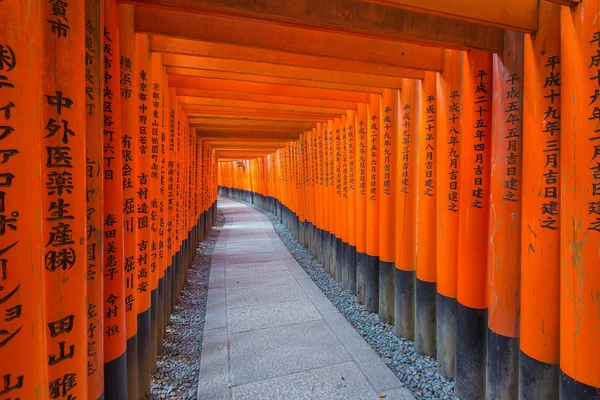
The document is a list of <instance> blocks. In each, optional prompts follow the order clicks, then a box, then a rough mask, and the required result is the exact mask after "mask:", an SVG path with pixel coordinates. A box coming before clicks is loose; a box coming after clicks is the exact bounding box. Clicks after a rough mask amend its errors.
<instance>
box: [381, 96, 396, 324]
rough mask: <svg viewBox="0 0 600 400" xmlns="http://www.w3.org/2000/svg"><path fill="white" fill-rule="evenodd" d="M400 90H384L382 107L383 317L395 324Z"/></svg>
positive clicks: (382, 318)
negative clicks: (396, 191)
mask: <svg viewBox="0 0 600 400" xmlns="http://www.w3.org/2000/svg"><path fill="white" fill-rule="evenodd" d="M398 97H399V94H398V90H393V89H383V94H382V95H381V103H380V109H379V121H380V122H379V129H380V133H379V185H378V186H379V187H378V192H379V316H380V318H381V320H382V322H389V323H390V324H393V323H394V288H395V286H394V280H395V279H394V278H395V275H396V271H395V268H394V266H395V265H394V261H395V258H394V257H395V251H394V249H395V244H396V243H395V242H396V240H395V239H396V233H397V232H396V226H395V225H396V204H395V200H396V193H395V190H396V184H397V178H396V177H397V171H396V157H397V156H398V154H397V143H396V142H397V141H398V140H400V137H399V135H398V133H399V118H398V117H399V115H398V101H399V98H398Z"/></svg>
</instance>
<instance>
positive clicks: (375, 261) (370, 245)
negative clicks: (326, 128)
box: [364, 94, 381, 312]
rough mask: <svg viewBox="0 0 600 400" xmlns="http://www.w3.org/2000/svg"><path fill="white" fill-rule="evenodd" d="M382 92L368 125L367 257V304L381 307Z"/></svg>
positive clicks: (371, 100) (374, 101) (374, 100)
mask: <svg viewBox="0 0 600 400" xmlns="http://www.w3.org/2000/svg"><path fill="white" fill-rule="evenodd" d="M380 97H381V95H379V94H371V95H370V97H369V107H368V119H369V122H368V128H367V233H366V235H367V260H366V267H365V275H364V276H365V295H364V298H365V307H366V308H367V310H369V311H370V312H377V311H378V310H379V285H378V283H379V201H380V198H381V193H380V192H379V168H380V163H379V154H380V148H379V134H380V132H379V127H380V112H379V104H380Z"/></svg>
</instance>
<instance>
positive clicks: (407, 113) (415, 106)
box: [394, 79, 423, 340]
mask: <svg viewBox="0 0 600 400" xmlns="http://www.w3.org/2000/svg"><path fill="white" fill-rule="evenodd" d="M421 98H422V87H421V82H420V81H417V80H414V79H404V80H403V83H402V94H401V96H400V101H399V104H400V110H399V113H400V118H399V121H400V123H401V126H400V132H401V134H400V135H399V137H401V139H399V140H400V142H399V143H398V158H397V162H396V171H397V174H398V181H397V182H398V186H397V188H396V193H397V195H396V209H397V211H396V246H395V259H396V270H395V275H396V276H395V296H394V301H395V306H394V312H395V316H394V331H395V333H396V335H398V336H402V337H405V338H407V339H410V340H414V337H415V276H416V269H417V258H416V256H417V195H418V192H417V190H418V183H417V178H418V176H417V161H418V160H417V157H418V148H419V147H418V144H419V141H420V140H421V139H422V133H421V132H422V127H423V118H422V117H423V114H422V112H423V110H422V109H421Z"/></svg>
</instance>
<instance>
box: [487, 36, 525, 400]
mask: <svg viewBox="0 0 600 400" xmlns="http://www.w3.org/2000/svg"><path fill="white" fill-rule="evenodd" d="M504 37H505V39H504V52H503V54H502V56H500V55H498V54H494V59H493V87H494V92H495V93H498V95H497V96H494V98H493V100H492V115H493V118H492V132H493V135H492V143H491V157H492V158H491V178H490V197H491V199H490V215H489V221H490V222H489V227H488V229H489V230H488V232H489V233H488V238H489V253H488V278H487V284H488V287H487V307H488V334H487V335H488V337H487V342H488V343H487V368H486V397H487V398H489V399H507V400H508V399H514V398H516V397H517V396H518V387H519V373H518V371H519V367H518V355H519V314H520V311H519V305H520V290H521V287H520V277H521V193H522V190H523V186H522V179H521V176H522V164H521V161H522V141H523V127H522V123H523V34H521V33H514V32H510V33H505V35H504Z"/></svg>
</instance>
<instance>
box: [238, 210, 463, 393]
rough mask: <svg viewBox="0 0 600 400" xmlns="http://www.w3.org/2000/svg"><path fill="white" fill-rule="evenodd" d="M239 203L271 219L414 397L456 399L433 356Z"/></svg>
mask: <svg viewBox="0 0 600 400" xmlns="http://www.w3.org/2000/svg"><path fill="white" fill-rule="evenodd" d="M234 201H239V200H234ZM239 202H240V203H243V204H246V205H248V206H249V207H252V208H254V209H255V210H257V211H259V212H260V213H262V214H263V215H265V216H267V217H268V218H269V219H270V220H271V223H272V224H273V227H274V228H275V231H276V232H277V234H278V235H279V237H280V238H281V240H282V241H283V243H284V244H285V245H286V247H287V248H288V250H289V251H290V253H292V255H293V256H294V258H295V259H296V261H297V262H298V264H300V266H301V267H302V269H304V271H306V273H307V274H308V276H310V278H311V279H312V280H313V281H314V282H315V284H316V285H317V286H318V287H319V289H321V291H322V292H323V294H325V296H327V298H328V299H329V300H330V301H331V302H332V303H333V305H335V306H336V307H337V309H338V310H339V311H340V313H342V315H343V316H344V317H345V318H346V319H347V320H348V322H350V324H351V325H352V326H353V327H354V329H356V331H357V332H358V333H359V334H360V335H361V336H362V337H363V338H364V339H365V340H366V342H367V343H369V345H370V346H371V348H373V350H375V351H376V352H377V354H379V356H380V357H381V358H382V359H383V361H384V362H385V364H386V365H387V366H388V367H389V368H390V369H391V370H392V372H394V374H395V375H396V376H397V377H398V379H400V381H401V382H402V383H404V384H405V385H406V387H408V388H409V389H410V390H411V391H412V393H413V395H414V396H415V397H416V398H417V399H457V397H455V396H454V382H453V381H449V380H448V379H446V378H444V377H443V376H441V375H440V374H439V373H438V372H437V363H436V361H435V359H434V358H432V357H429V356H423V355H420V354H418V353H417V352H416V351H415V346H414V342H412V341H410V340H407V339H405V338H399V337H398V336H396V335H395V334H394V327H393V326H392V325H388V324H383V323H381V322H380V321H379V315H378V314H375V313H370V312H368V311H367V310H366V309H365V307H364V306H363V305H361V304H359V303H358V302H357V301H356V296H354V295H353V294H352V293H350V292H349V291H347V290H344V289H343V287H342V284H341V283H338V282H336V280H335V279H333V278H332V277H331V275H329V273H328V272H327V271H326V270H325V268H323V266H322V265H321V264H320V263H319V262H318V261H317V260H316V259H315V258H314V256H313V255H312V253H311V252H310V251H308V250H307V249H306V248H304V247H303V246H302V245H301V244H300V243H299V242H298V241H297V240H296V239H295V238H294V236H293V235H292V233H291V232H290V231H289V230H288V229H287V228H286V227H285V225H283V224H282V223H280V222H279V218H278V217H277V216H276V215H275V214H273V213H271V212H269V211H266V210H264V209H262V208H260V207H257V206H256V205H254V204H250V203H246V202H242V201H239Z"/></svg>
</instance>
